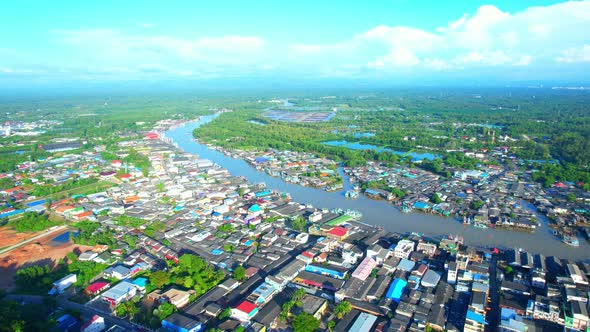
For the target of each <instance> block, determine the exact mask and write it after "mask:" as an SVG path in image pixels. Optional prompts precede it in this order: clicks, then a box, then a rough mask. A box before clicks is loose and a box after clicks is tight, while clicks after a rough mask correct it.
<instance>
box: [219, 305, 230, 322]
mask: <svg viewBox="0 0 590 332" xmlns="http://www.w3.org/2000/svg"><path fill="white" fill-rule="evenodd" d="M229 316H231V309H230V308H225V309H223V310H222V311H221V312H220V313H219V315H217V320H219V321H222V320H224V319H226V318H228V317H229Z"/></svg>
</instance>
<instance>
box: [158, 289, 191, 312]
mask: <svg viewBox="0 0 590 332" xmlns="http://www.w3.org/2000/svg"><path fill="white" fill-rule="evenodd" d="M190 295H191V291H188V292H187V291H183V290H180V289H177V288H174V287H172V288H170V289H168V290H167V291H165V292H163V293H162V291H161V290H159V289H157V290H155V291H153V292H151V293H149V294H148V299H149V300H152V301H154V302H160V303H163V302H169V303H170V304H172V305H174V306H175V307H176V308H178V309H180V308H182V307H184V306H186V305H187V304H188V303H189V301H190Z"/></svg>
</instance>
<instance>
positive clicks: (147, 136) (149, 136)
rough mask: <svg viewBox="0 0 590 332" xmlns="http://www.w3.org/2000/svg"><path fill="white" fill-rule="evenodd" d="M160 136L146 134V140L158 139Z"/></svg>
mask: <svg viewBox="0 0 590 332" xmlns="http://www.w3.org/2000/svg"><path fill="white" fill-rule="evenodd" d="M159 136H160V135H158V134H157V133H147V134H145V138H147V139H158V137H159Z"/></svg>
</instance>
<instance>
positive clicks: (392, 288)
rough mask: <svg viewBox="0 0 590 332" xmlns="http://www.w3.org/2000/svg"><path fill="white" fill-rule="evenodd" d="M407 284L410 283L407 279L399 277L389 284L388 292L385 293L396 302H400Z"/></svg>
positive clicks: (386, 296)
mask: <svg viewBox="0 0 590 332" xmlns="http://www.w3.org/2000/svg"><path fill="white" fill-rule="evenodd" d="M407 285H408V282H407V281H405V280H403V279H399V278H398V279H395V280H394V281H393V282H392V283H391V285H389V289H387V293H386V295H385V298H388V299H392V300H394V301H395V302H398V303H399V301H400V299H401V298H402V295H403V293H404V290H405V289H406V286H407Z"/></svg>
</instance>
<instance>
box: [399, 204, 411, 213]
mask: <svg viewBox="0 0 590 332" xmlns="http://www.w3.org/2000/svg"><path fill="white" fill-rule="evenodd" d="M401 210H402V212H403V213H410V212H412V210H413V209H412V207H411V206H410V205H407V204H403V205H402V206H401Z"/></svg>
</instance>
